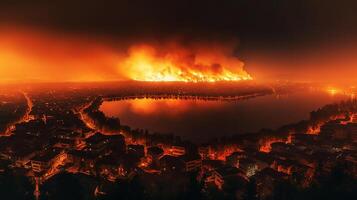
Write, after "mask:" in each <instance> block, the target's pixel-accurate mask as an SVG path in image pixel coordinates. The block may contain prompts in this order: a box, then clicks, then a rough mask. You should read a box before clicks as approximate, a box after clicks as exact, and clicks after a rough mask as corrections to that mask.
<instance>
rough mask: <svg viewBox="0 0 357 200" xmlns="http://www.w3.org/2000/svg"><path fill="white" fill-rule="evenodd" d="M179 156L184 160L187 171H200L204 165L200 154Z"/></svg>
mask: <svg viewBox="0 0 357 200" xmlns="http://www.w3.org/2000/svg"><path fill="white" fill-rule="evenodd" d="M179 158H180V159H181V160H182V161H183V163H184V165H185V171H186V172H190V171H198V170H200V169H201V167H202V159H201V156H200V155H199V154H185V155H183V156H180V157H179Z"/></svg>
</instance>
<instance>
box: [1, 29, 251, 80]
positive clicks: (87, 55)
mask: <svg viewBox="0 0 357 200" xmlns="http://www.w3.org/2000/svg"><path fill="white" fill-rule="evenodd" d="M0 44H1V45H0V82H17V81H25V82H29V81H30V82H32V81H48V82H53V81H56V82H57V81H108V80H110V81H115V80H139V81H186V82H200V81H205V82H214V81H239V80H251V79H252V77H251V76H250V75H249V74H248V73H247V72H245V71H244V70H243V63H242V62H241V61H240V60H238V59H237V57H236V56H235V55H234V54H233V49H234V45H231V44H221V43H220V44H206V43H202V44H197V45H187V46H181V45H179V44H178V42H164V43H160V44H153V43H150V44H149V43H145V42H144V43H143V44H142V43H140V42H133V43H130V44H128V42H124V41H118V40H110V39H108V38H96V39H95V40H94V39H93V38H86V37H76V36H70V35H60V34H54V33H48V32H41V31H33V30H29V29H21V28H18V27H16V29H11V28H6V29H5V28H2V27H0ZM138 44H139V45H138Z"/></svg>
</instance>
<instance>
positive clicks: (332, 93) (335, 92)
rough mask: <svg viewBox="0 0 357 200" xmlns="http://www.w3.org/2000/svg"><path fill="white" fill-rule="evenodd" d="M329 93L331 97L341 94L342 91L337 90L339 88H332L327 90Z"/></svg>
mask: <svg viewBox="0 0 357 200" xmlns="http://www.w3.org/2000/svg"><path fill="white" fill-rule="evenodd" d="M327 92H328V93H329V94H330V95H331V96H334V95H336V94H339V93H341V91H340V90H339V89H337V88H332V87H330V88H327Z"/></svg>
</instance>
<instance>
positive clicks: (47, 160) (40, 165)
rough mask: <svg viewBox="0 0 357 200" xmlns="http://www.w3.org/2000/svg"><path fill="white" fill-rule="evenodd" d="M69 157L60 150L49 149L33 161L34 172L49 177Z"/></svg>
mask: <svg viewBox="0 0 357 200" xmlns="http://www.w3.org/2000/svg"><path fill="white" fill-rule="evenodd" d="M66 158H67V155H66V153H65V152H64V151H62V150H59V149H49V150H46V151H44V152H41V153H39V154H37V155H36V156H34V157H33V158H32V159H31V167H32V171H33V172H35V173H46V174H45V175H49V174H51V173H54V172H55V171H56V170H57V167H59V166H60V165H63V163H64V161H65V159H66Z"/></svg>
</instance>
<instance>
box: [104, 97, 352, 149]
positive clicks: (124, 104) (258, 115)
mask: <svg viewBox="0 0 357 200" xmlns="http://www.w3.org/2000/svg"><path fill="white" fill-rule="evenodd" d="M346 98H347V96H345V95H342V94H341V95H338V94H329V93H327V92H322V91H310V90H309V91H304V92H295V93H291V94H288V95H279V96H277V95H267V96H262V97H256V98H252V99H246V100H239V101H204V100H195V99H127V100H119V101H105V102H103V104H102V105H101V107H100V110H101V111H103V112H104V113H105V114H106V116H110V117H119V118H120V120H121V123H122V124H124V125H128V126H130V127H131V128H134V129H135V128H140V129H148V130H149V131H150V132H160V133H173V134H175V135H179V136H181V137H183V138H185V139H190V140H192V141H200V142H202V141H205V140H208V139H211V138H214V137H220V136H228V135H232V134H240V133H246V132H255V131H259V130H260V129H262V128H269V129H276V128H279V127H280V126H282V125H286V124H289V123H294V122H298V121H300V120H303V119H308V118H309V113H310V112H311V111H312V110H316V109H317V108H319V107H321V106H323V105H326V104H329V103H333V102H339V101H341V100H343V99H346Z"/></svg>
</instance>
